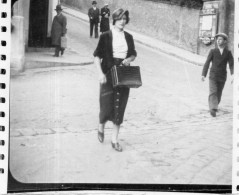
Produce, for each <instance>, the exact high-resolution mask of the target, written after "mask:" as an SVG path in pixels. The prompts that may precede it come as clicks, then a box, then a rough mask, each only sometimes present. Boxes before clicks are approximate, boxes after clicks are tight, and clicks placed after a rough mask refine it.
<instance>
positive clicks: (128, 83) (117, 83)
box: [111, 65, 142, 88]
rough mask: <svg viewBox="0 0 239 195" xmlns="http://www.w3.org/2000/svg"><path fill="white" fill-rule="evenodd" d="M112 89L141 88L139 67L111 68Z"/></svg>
mask: <svg viewBox="0 0 239 195" xmlns="http://www.w3.org/2000/svg"><path fill="white" fill-rule="evenodd" d="M111 76H112V83H113V87H129V88H138V87H140V86H142V80H141V74H140V67H139V66H116V65H115V66H113V67H112V68H111Z"/></svg>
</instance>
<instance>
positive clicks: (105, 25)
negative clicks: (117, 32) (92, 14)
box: [100, 7, 110, 32]
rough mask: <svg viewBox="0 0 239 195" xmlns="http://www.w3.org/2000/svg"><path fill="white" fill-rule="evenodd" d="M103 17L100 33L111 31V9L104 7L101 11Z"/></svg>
mask: <svg viewBox="0 0 239 195" xmlns="http://www.w3.org/2000/svg"><path fill="white" fill-rule="evenodd" d="M106 14H107V15H108V18H106V17H105V15H106ZM100 15H101V21H100V32H106V31H108V30H110V20H109V16H110V10H109V8H106V7H103V8H102V9H101V11H100Z"/></svg>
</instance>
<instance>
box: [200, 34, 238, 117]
mask: <svg viewBox="0 0 239 195" xmlns="http://www.w3.org/2000/svg"><path fill="white" fill-rule="evenodd" d="M215 38H216V41H217V46H218V47H217V48H215V49H211V50H210V52H209V54H208V57H207V60H206V62H205V64H204V67H203V70H202V81H205V78H206V76H207V72H208V68H209V65H210V63H211V62H212V65H211V69H210V75H209V97H208V103H209V110H210V114H211V116H212V117H216V112H218V104H219V103H220V101H221V96H222V91H223V88H224V85H225V82H226V79H227V63H229V68H230V72H231V75H233V69H234V60H233V56H232V53H231V51H230V50H228V49H227V48H226V43H227V40H228V36H227V35H226V34H225V33H218V34H217V35H216V36H215ZM232 81H233V77H232Z"/></svg>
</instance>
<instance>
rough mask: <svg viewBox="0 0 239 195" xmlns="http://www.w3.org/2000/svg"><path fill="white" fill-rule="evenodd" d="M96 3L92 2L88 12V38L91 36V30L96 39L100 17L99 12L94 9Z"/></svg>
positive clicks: (97, 9)
mask: <svg viewBox="0 0 239 195" xmlns="http://www.w3.org/2000/svg"><path fill="white" fill-rule="evenodd" d="M96 4H97V2H96V1H93V2H92V7H91V8H90V9H89V11H88V16H89V19H90V37H92V35H93V28H94V29H95V38H98V23H99V17H100V10H99V8H97V7H96Z"/></svg>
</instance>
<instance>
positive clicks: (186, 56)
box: [63, 6, 206, 66]
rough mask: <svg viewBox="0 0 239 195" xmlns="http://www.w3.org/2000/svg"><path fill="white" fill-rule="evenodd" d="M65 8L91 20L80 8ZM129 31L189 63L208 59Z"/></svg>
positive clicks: (201, 62) (73, 13) (84, 19)
mask: <svg viewBox="0 0 239 195" xmlns="http://www.w3.org/2000/svg"><path fill="white" fill-rule="evenodd" d="M63 9H64V11H63V12H65V13H66V14H69V15H71V16H74V17H77V18H79V19H81V20H82V21H85V22H87V23H88V22H89V18H88V16H87V14H84V13H82V12H80V11H79V10H76V9H72V8H70V7H66V6H63ZM111 27H112V25H111ZM127 31H128V32H129V33H131V34H132V35H133V36H134V40H135V41H136V42H138V43H141V44H143V45H146V46H148V47H151V48H153V49H157V50H159V51H161V52H163V53H166V54H169V55H172V56H174V57H177V58H179V59H182V60H184V61H187V62H189V63H193V64H195V65H199V66H202V65H203V64H204V62H205V60H206V57H204V56H200V55H197V54H193V53H191V52H189V51H187V50H184V49H180V48H178V47H175V46H173V45H170V44H167V43H164V42H162V41H160V40H157V39H155V38H151V37H149V36H146V35H143V34H141V33H137V32H135V31H131V30H128V29H127Z"/></svg>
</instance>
